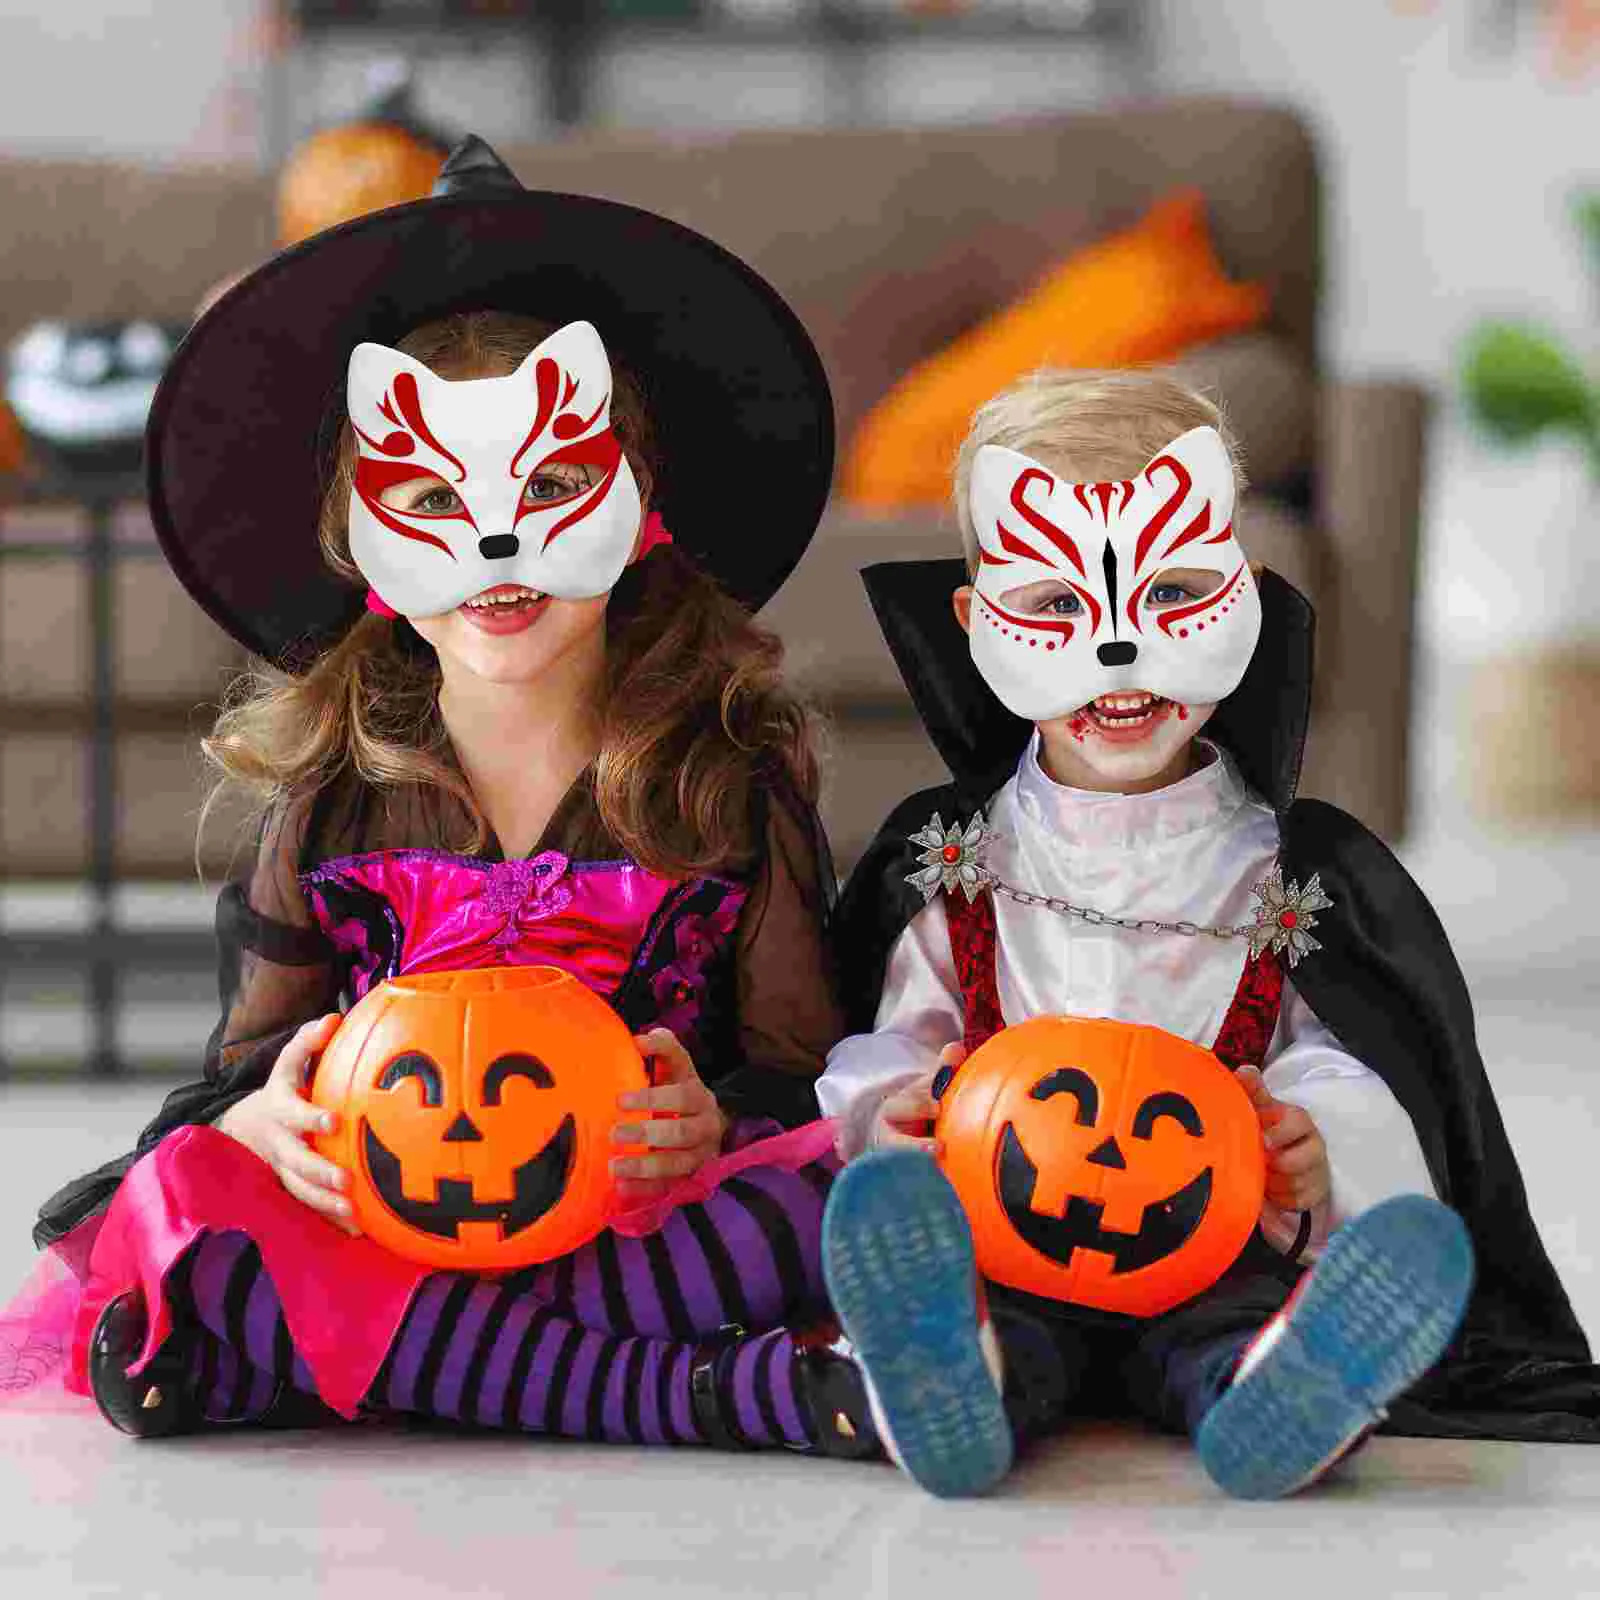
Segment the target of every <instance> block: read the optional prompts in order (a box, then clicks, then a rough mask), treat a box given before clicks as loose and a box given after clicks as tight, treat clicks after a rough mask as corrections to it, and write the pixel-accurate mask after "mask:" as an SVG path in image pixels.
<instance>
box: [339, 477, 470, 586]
mask: <svg viewBox="0 0 1600 1600" xmlns="http://www.w3.org/2000/svg"><path fill="white" fill-rule="evenodd" d="M416 476H417V469H416V467H415V466H413V465H412V464H411V463H410V462H408V461H374V460H372V459H371V458H370V457H369V456H358V457H357V458H356V471H355V491H356V494H357V496H358V497H359V498H360V501H361V503H362V505H364V506H365V507H366V508H367V510H368V511H370V512H371V513H372V515H373V516H374V517H375V518H376V519H377V520H378V521H379V522H380V523H382V524H383V526H384V527H386V528H387V529H388V530H389V531H390V532H391V533H398V534H399V535H400V537H401V538H402V539H415V540H416V542H417V543H418V544H430V545H432V546H433V547H434V548H435V549H437V550H443V551H444V553H445V554H446V555H447V556H449V557H450V559H451V560H452V561H454V560H455V559H456V553H455V551H454V550H452V549H451V548H450V546H449V545H447V544H446V543H445V542H444V540H443V539H441V538H440V537H439V536H438V535H437V534H433V533H428V532H427V531H426V530H424V529H422V528H413V527H412V526H411V525H410V524H409V523H407V522H402V521H401V520H400V518H399V517H398V516H396V515H395V513H394V512H393V511H391V510H390V509H389V507H388V506H386V505H384V504H383V501H382V498H381V497H382V495H383V494H384V493H385V491H387V490H389V489H392V488H393V487H394V486H395V485H396V484H397V483H406V482H409V481H410V480H411V479H413V478H415V477H416ZM407 515H409V516H416V517H427V518H429V519H430V520H431V521H434V522H466V523H468V524H470V525H471V526H472V527H473V528H476V527H477V524H476V523H474V522H473V521H472V513H471V512H470V511H468V510H467V508H466V507H465V506H464V505H463V506H462V508H461V509H460V510H459V511H443V512H440V511H413V512H408V513H407Z"/></svg>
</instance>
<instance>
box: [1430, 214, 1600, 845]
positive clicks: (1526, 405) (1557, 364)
mask: <svg viewBox="0 0 1600 1600" xmlns="http://www.w3.org/2000/svg"><path fill="white" fill-rule="evenodd" d="M1574 211H1575V215H1576V218H1577V221H1578V226H1579V229H1580V231H1581V233H1582V236H1583V238H1584V241H1585V244H1586V247H1587V251H1588V255H1589V260H1590V265H1591V268H1592V271H1593V273H1594V277H1595V280H1596V286H1597V288H1600V192H1595V191H1589V192H1586V193H1584V194H1581V195H1580V196H1579V197H1578V199H1577V202H1576V204H1575V207H1574ZM1461 380H1462V383H1461V386H1462V396H1463V400H1464V402H1465V408H1466V411H1467V413H1468V415H1469V416H1470V417H1471V419H1472V420H1473V422H1474V423H1475V424H1476V426H1477V428H1478V430H1479V432H1480V433H1481V434H1482V435H1483V436H1484V437H1485V438H1486V439H1488V440H1489V441H1490V442H1491V443H1492V444H1493V445H1495V446H1497V447H1501V448H1505V449H1510V450H1519V451H1523V452H1531V451H1532V450H1533V448H1534V447H1535V446H1543V447H1546V448H1550V449H1557V450H1559V449H1560V448H1561V447H1562V446H1563V445H1564V446H1565V448H1566V449H1567V450H1568V451H1570V450H1571V449H1572V447H1573V446H1574V445H1575V446H1577V450H1578V457H1579V459H1580V460H1586V461H1587V464H1588V473H1589V478H1590V485H1591V491H1592V492H1591V493H1590V494H1589V495H1587V497H1585V496H1583V495H1582V494H1581V493H1580V494H1579V496H1578V498H1577V500H1576V501H1575V502H1574V509H1575V512H1576V515H1577V518H1578V522H1579V524H1581V525H1574V526H1573V527H1572V528H1570V529H1569V530H1568V531H1569V532H1571V533H1572V534H1574V535H1575V536H1576V537H1575V538H1574V539H1573V540H1571V541H1570V542H1571V544H1572V549H1571V550H1570V551H1568V552H1565V554H1563V552H1562V551H1561V550H1560V549H1559V548H1558V547H1559V545H1560V541H1561V536H1562V530H1561V529H1559V528H1549V529H1545V530H1543V531H1544V532H1545V534H1546V535H1547V537H1546V539H1545V541H1544V542H1545V545H1546V549H1545V551H1544V552H1543V553H1542V554H1541V553H1535V554H1534V557H1533V559H1534V560H1535V561H1536V562H1537V563H1539V568H1540V571H1539V576H1540V578H1541V579H1542V582H1543V584H1544V586H1545V597H1546V599H1547V600H1548V599H1549V598H1550V594H1551V590H1550V585H1551V584H1552V581H1553V580H1554V578H1555V575H1556V571H1557V570H1560V571H1561V572H1564V573H1565V574H1566V577H1565V580H1564V581H1563V582H1562V583H1561V584H1560V585H1559V587H1560V588H1561V589H1562V590H1564V600H1563V603H1562V604H1561V605H1559V606H1556V607H1555V608H1554V609H1555V611H1556V612H1559V613H1560V616H1559V619H1558V618H1557V617H1556V616H1552V618H1551V624H1552V625H1551V630H1550V636H1549V637H1548V638H1546V639H1544V640H1542V641H1534V640H1527V641H1524V643H1523V645H1522V647H1521V648H1518V649H1516V650H1513V651H1507V652H1504V653H1501V654H1500V655H1498V656H1497V657H1496V658H1495V659H1494V660H1492V661H1488V662H1485V663H1483V664H1482V665H1481V666H1480V668H1479V670H1478V671H1477V672H1476V674H1475V675H1474V676H1475V682H1474V685H1473V689H1472V705H1471V734H1470V739H1469V743H1470V746H1471V749H1472V757H1471V765H1472V779H1473V781H1472V787H1473V789H1474V791H1475V794H1476V797H1477V800H1478V803H1479V804H1480V806H1482V807H1483V808H1485V809H1486V810H1488V811H1489V812H1490V813H1491V814H1493V815H1496V816H1499V817H1503V818H1507V819H1510V820H1515V821H1518V822H1522V821H1528V820H1568V821H1583V822H1592V821H1593V820H1594V819H1595V818H1596V817H1600V731H1597V729H1596V726H1595V724H1594V721H1593V718H1592V715H1591V708H1592V707H1593V705H1594V703H1595V700H1596V697H1597V696H1600V607H1597V606H1596V605H1595V603H1594V601H1593V598H1592V597H1591V596H1590V595H1589V583H1588V573H1589V572H1590V571H1591V570H1592V569H1593V564H1594V554H1593V536H1594V534H1595V533H1600V526H1597V522H1600V519H1597V517H1596V515H1595V512H1596V506H1597V497H1596V492H1597V491H1600V363H1597V362H1596V360H1595V358H1594V356H1593V354H1592V353H1591V354H1588V355H1587V356H1586V355H1585V354H1584V353H1581V352H1579V351H1576V350H1574V349H1572V348H1570V347H1569V345H1568V344H1567V343H1566V342H1565V341H1564V340H1563V339H1562V338H1561V336H1560V335H1558V334H1557V333H1555V332H1553V331H1551V330H1550V329H1548V328H1546V327H1543V326H1541V325H1539V324H1538V323H1535V322H1532V321H1528V320H1523V319H1511V318H1494V319H1486V320H1485V321H1483V322H1480V323H1479V324H1478V325H1477V327H1475V328H1474V329H1473V330H1472V332H1471V333H1470V334H1469V336H1468V338H1467V341H1466V345H1465V348H1464V351H1463V358H1462V366H1461ZM1580 470H1581V469H1580ZM1561 520H1565V516H1563V517H1562V519H1561ZM1536 532H1537V530H1535V529H1529V530H1528V534H1529V536H1533V535H1535V534H1536ZM1568 568H1570V569H1571V570H1570V571H1568V570H1567V569H1568ZM1536 587H1537V585H1536Z"/></svg>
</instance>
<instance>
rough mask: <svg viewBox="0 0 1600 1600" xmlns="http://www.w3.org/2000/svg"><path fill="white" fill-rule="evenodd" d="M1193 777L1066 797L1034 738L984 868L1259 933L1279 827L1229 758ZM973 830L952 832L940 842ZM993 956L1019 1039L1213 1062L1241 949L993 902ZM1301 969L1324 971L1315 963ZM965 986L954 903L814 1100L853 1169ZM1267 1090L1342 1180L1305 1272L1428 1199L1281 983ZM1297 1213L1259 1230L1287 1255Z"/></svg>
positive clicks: (904, 961) (934, 912)
mask: <svg viewBox="0 0 1600 1600" xmlns="http://www.w3.org/2000/svg"><path fill="white" fill-rule="evenodd" d="M1199 746H1200V748H1201V749H1202V750H1204V751H1205V752H1206V753H1207V754H1209V756H1210V758H1211V759H1210V760H1209V762H1208V763H1207V765H1205V766H1204V767H1202V768H1201V769H1200V770H1199V771H1197V772H1194V773H1191V774H1190V775H1189V776H1188V777H1186V778H1183V779H1182V780H1180V781H1179V782H1177V783H1175V784H1172V785H1170V786H1169V787H1167V788H1165V789H1158V790H1155V791H1153V792H1152V793H1149V794H1133V795H1124V794H1099V793H1093V792H1090V791H1087V790H1082V789H1071V788H1067V787H1066V786H1065V785H1062V784H1059V783H1056V782H1055V781H1054V780H1053V779H1051V778H1050V777H1049V776H1047V775H1046V773H1045V771H1044V769H1043V767H1041V765H1040V764H1039V757H1038V734H1037V733H1035V735H1034V738H1033V740H1032V742H1031V743H1030V744H1029V747H1028V749H1027V751H1026V753H1025V754H1024V756H1023V758H1022V760H1021V762H1020V763H1019V765H1018V768H1017V771H1016V774H1015V775H1014V776H1013V777H1012V778H1011V780H1010V781H1009V782H1008V783H1007V784H1006V785H1005V787H1004V788H1002V789H1001V790H1000V792H999V793H998V794H997V795H996V796H995V797H994V799H993V801H992V802H991V804H990V806H989V809H988V812H987V816H988V822H989V826H990V828H991V829H992V830H993V831H994V832H995V833H996V834H998V835H999V837H998V839H997V840H996V842H995V843H994V844H992V845H991V846H990V847H989V850H988V853H987V856H986V858H985V859H986V864H987V865H988V866H989V868H990V869H991V870H992V871H993V872H995V873H996V874H997V875H998V876H999V877H1000V878H1002V879H1004V880H1005V881H1006V882H1007V883H1009V884H1012V885H1014V886H1015V887H1016V888H1018V889H1022V890H1026V891H1029V892H1031V893H1035V894H1043V895H1049V896H1052V897H1054V898H1057V899H1063V900H1068V901H1070V902H1071V903H1072V904H1073V905H1078V906H1086V907H1090V908H1092V909H1095V910H1098V911H1102V912H1105V913H1107V914H1109V915H1112V916H1120V917H1146V918H1158V919H1160V920H1161V921H1164V922H1179V921H1186V922H1193V923H1198V924H1202V925H1207V924H1213V925H1215V924H1221V925H1226V926H1234V925H1237V924H1240V923H1252V922H1254V921H1255V909H1256V901H1255V898H1254V896H1253V895H1252V894H1251V889H1252V886H1253V885H1255V884H1257V883H1259V882H1260V881H1261V880H1262V878H1264V877H1265V876H1266V874H1267V872H1268V871H1269V870H1270V869H1271V867H1272V865H1273V862H1274V861H1275V860H1276V858H1277V854H1278V821H1277V818H1276V816H1274V814H1273V812H1272V810H1271V808H1270V807H1268V806H1266V805H1264V804H1263V803H1262V802H1260V801H1259V800H1257V799H1255V798H1254V797H1253V796H1252V795H1251V793H1250V792H1249V790H1248V789H1247V788H1246V787H1245V785H1244V782H1243V780H1242V779H1241V778H1240V776H1239V773H1238V770H1237V768H1236V767H1235V766H1234V764H1233V762H1232V761H1231V759H1230V758H1229V757H1228V756H1227V754H1226V753H1225V752H1223V751H1222V750H1220V749H1219V748H1218V747H1217V746H1216V745H1213V744H1211V743H1210V742H1209V741H1207V740H1200V741H1199ZM957 820H959V821H960V822H961V823H963V824H964V823H966V822H967V821H968V820H969V819H967V818H965V817H962V818H960V819H957V818H954V817H945V818H944V819H943V821H944V822H945V823H946V825H949V824H951V823H954V822H956V821H957ZM995 925H996V929H997V934H998V939H997V945H998V948H997V950H996V956H995V966H996V976H997V979H998V983H999V990H1000V1004H1001V1009H1002V1011H1003V1013H1004V1015H1005V1017H1006V1018H1007V1020H1008V1021H1018V1020H1020V1019H1022V1018H1025V1017H1030V1016H1035V1015H1039V1014H1041V1013H1053V1012H1067V1013H1071V1014H1073V1015H1076V1016H1083V1017H1115V1018H1118V1019H1120V1020H1122V1021H1124V1022H1144V1023H1151V1024H1154V1025H1155V1026H1157V1027H1161V1028H1165V1029H1167V1030H1168V1032H1170V1033H1175V1034H1180V1035H1181V1036H1182V1037H1184V1038H1186V1039H1192V1040H1193V1041H1194V1042H1195V1043H1196V1044H1200V1045H1204V1046H1206V1047H1208V1048H1209V1047H1210V1046H1211V1045H1212V1044H1213V1043H1214V1042H1215V1040H1216V1037H1217V1034H1218V1032H1219V1030H1220V1029H1221V1027H1222V1022H1223V1018H1224V1017H1225V1016H1226V1015H1227V1012H1228V1007H1229V1005H1230V1004H1231V1002H1232V1000H1233V996H1234V991H1235V989H1236V988H1237V987H1238V983H1239V977H1240V974H1241V972H1242V970H1243V965H1244V959H1245V955H1246V953H1247V950H1248V944H1247V942H1246V941H1245V940H1244V939H1217V938H1212V937H1209V936H1204V935H1202V936H1200V937H1188V936H1184V935H1182V934H1154V933H1137V932H1134V931H1133V930H1131V929H1126V928H1118V927H1114V926H1105V925H1091V924H1088V923H1085V922H1083V921H1081V920H1080V919H1078V918H1075V917H1072V918H1069V917H1067V916H1064V915H1063V914H1062V913H1060V912H1056V911H1051V910H1050V909H1048V908H1047V907H1044V906H1025V905H1019V904H1018V903H1017V902H1016V901H1014V900H1011V899H1009V898H1007V897H1006V896H1003V895H997V896H996V897H995ZM1305 959H1307V960H1311V961H1315V960H1316V954H1315V953H1314V952H1313V953H1312V954H1311V955H1310V956H1308V957H1306V958H1305ZM962 1032H963V1006H962V999H961V986H960V984H959V982H958V981H957V978H956V971H955V960H954V957H953V956H952V954H951V950H950V935H949V924H948V922H947V920H946V916H945V906H944V896H943V893H942V892H941V893H940V894H938V895H936V896H935V897H934V898H933V900H932V901H930V902H929V904H928V905H927V906H925V907H924V908H923V909H922V910H921V911H919V912H918V913H917V915H916V916H915V917H913V918H912V920H911V922H910V923H909V924H908V925H907V927H906V929H905V931H904V933H902V934H901V936H900V938H899V940H898V941H897V942H896V944H895V947H894V950H893V951H892V953H891V955H890V958H889V965H888V970H887V973H886V975H885V981H884V989H883V997H882V1000H881V1001H880V1003H879V1006H878V1014H877V1019H876V1023H875V1026H874V1030H873V1032H871V1033H866V1034H856V1035H853V1036H852V1037H850V1038H847V1039H845V1040H843V1041H841V1043H839V1044H838V1045H836V1046H835V1047H834V1049H833V1050H832V1051H831V1052H830V1053H829V1055H828V1066H827V1070H826V1071H825V1072H824V1073H823V1075H822V1077H821V1079H820V1080H819V1082H818V1084H817V1098H818V1100H819V1101H820V1102H821V1105H822V1110H823V1113H824V1115H826V1116H831V1117H836V1118H838V1119H839V1123H840V1135H839V1144H840V1150H841V1153H842V1154H843V1155H844V1156H845V1157H846V1158H849V1157H851V1156H854V1155H857V1154H859V1153H860V1152H861V1151H862V1150H864V1149H865V1148H866V1147H867V1146H868V1144H869V1142H870V1139H871V1135H872V1127H873V1122H874V1119H875V1117H876V1115H877V1112H878V1108H879V1107H880V1106H881V1105H882V1103H883V1102H884V1100H885V1099H887V1098H888V1096H889V1095H891V1094H892V1093H894V1092H895V1090H897V1089H899V1088H901V1087H903V1086H904V1085H906V1084H908V1083H911V1082H913V1081H914V1080H915V1079H917V1078H918V1077H921V1076H922V1075H924V1074H927V1073H930V1072H932V1071H933V1070H935V1068H936V1067H937V1064H938V1057H939V1052H940V1050H942V1049H943V1048H944V1046H946V1045H947V1044H950V1043H952V1042H954V1041H956V1040H959V1039H960V1038H961V1037H962ZM1261 1066H1262V1075H1263V1077H1264V1079H1265V1081H1266V1085H1267V1087H1268V1089H1270V1090H1271V1092H1272V1094H1273V1095H1274V1096H1275V1097H1276V1098H1277V1099H1279V1100H1282V1101H1285V1102H1287V1103H1289V1104H1291V1105H1297V1106H1301V1107H1303V1108H1304V1109H1305V1110H1306V1111H1308V1112H1309V1113H1310V1114H1311V1117H1312V1119H1313V1120H1314V1121H1315V1122H1316V1125H1317V1128H1318V1131H1319V1132H1320V1133H1321V1134H1322V1138H1323V1142H1324V1144H1325V1145H1326V1146H1327V1151H1328V1163H1329V1166H1330V1168H1331V1170H1332V1188H1331V1196H1330V1199H1329V1201H1328V1202H1327V1203H1326V1204H1324V1205H1323V1206H1319V1207H1318V1208H1317V1211H1316V1213H1315V1214H1314V1215H1313V1218H1312V1232H1311V1242H1310V1246H1309V1247H1308V1251H1307V1254H1308V1256H1314V1255H1315V1254H1316V1253H1317V1251H1318V1250H1319V1248H1320V1246H1321V1245H1322V1243H1323V1242H1324V1241H1325V1240H1326V1239H1327V1236H1328V1234H1329V1232H1330V1231H1331V1230H1332V1229H1333V1228H1336V1227H1338V1226H1339V1224H1340V1223H1342V1222H1345V1221H1347V1220H1348V1219H1349V1218H1350V1217H1353V1216H1355V1215H1356V1214H1357V1213H1359V1212H1361V1211H1363V1210H1365V1209H1366V1208H1367V1207H1368V1206H1372V1205H1375V1204H1376V1203H1377V1202H1378V1201H1380V1200H1385V1199H1388V1198H1390V1197H1391V1196H1393V1195H1397V1194H1426V1195H1432V1194H1433V1193H1434V1189H1433V1183H1432V1181H1431V1179H1430V1178H1429V1175H1428V1169H1427V1165H1426V1163H1425V1162H1424V1160H1423V1157H1422V1148H1421V1146H1420V1144H1419V1143H1418V1140H1417V1135H1416V1130H1415V1129H1414V1128H1413V1126H1412V1124H1411V1119H1410V1117H1409V1116H1407V1114H1406V1112H1405V1109H1404V1108H1403V1107H1402V1106H1401V1105H1400V1103H1399V1101H1397V1100H1396V1099H1395V1097H1394V1095H1393V1093H1392V1092H1391V1091H1390V1089H1389V1087H1388V1085H1387V1084H1386V1083H1385V1082H1384V1081H1383V1079H1382V1078H1380V1077H1379V1076H1378V1075H1377V1074H1376V1073H1375V1072H1373V1071H1371V1070H1370V1069H1369V1068H1367V1067H1365V1066H1363V1065H1362V1064H1361V1063H1360V1062H1359V1061H1357V1060H1356V1059H1355V1057H1354V1056H1352V1055H1351V1054H1350V1053H1349V1052H1348V1051H1346V1050H1345V1049H1344V1048H1343V1047H1342V1046H1341V1045H1340V1043H1339V1041H1338V1040H1337V1039H1336V1038H1334V1036H1333V1035H1332V1034H1331V1033H1330V1032H1329V1031H1328V1030H1327V1029H1326V1028H1325V1027H1324V1026H1323V1025H1322V1023H1321V1022H1320V1021H1318V1019H1317V1017H1316V1015H1315V1014H1314V1013H1313V1012H1312V1010H1311V1008H1310V1007H1309V1006H1308V1005H1307V1004H1306V1003H1305V1001H1304V1000H1302V999H1301V998H1300V996H1299V995H1298V994H1297V993H1296V992H1295V989H1294V985H1293V983H1292V981H1290V980H1288V979H1287V978H1286V979H1285V982H1284V986H1283V1005H1282V1009H1281V1011H1280V1013H1279V1018H1278V1025H1277V1028H1276V1029H1275V1031H1274V1033H1273V1036H1272V1040H1271V1043H1270V1044H1269V1046H1268V1049H1267V1053H1266V1060H1265V1061H1264V1062H1263V1063H1262V1064H1261ZM1299 1223H1300V1214H1299V1213H1298V1212H1295V1211H1279V1210H1277V1209H1276V1208H1275V1207H1273V1206H1270V1205H1268V1206H1267V1207H1265V1208H1264V1209H1263V1212H1262V1218H1261V1226H1262V1231H1263V1233H1264V1234H1265V1235H1266V1237H1267V1239H1268V1241H1269V1242H1270V1243H1272V1244H1273V1245H1275V1246H1276V1247H1277V1248H1278V1249H1280V1250H1288V1249H1290V1248H1291V1247H1292V1245H1293V1241H1294V1238H1295V1235H1296V1233H1297V1231H1298V1228H1299Z"/></svg>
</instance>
